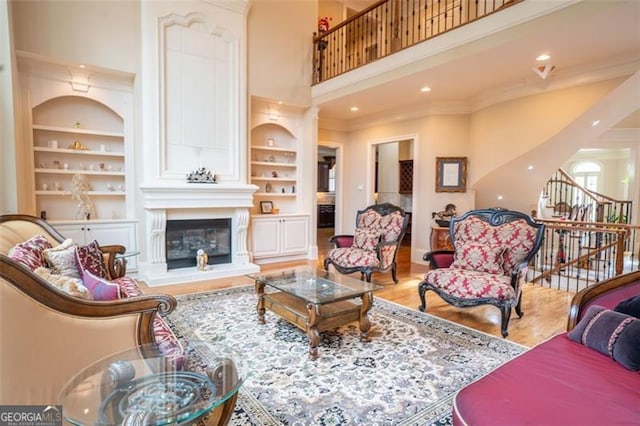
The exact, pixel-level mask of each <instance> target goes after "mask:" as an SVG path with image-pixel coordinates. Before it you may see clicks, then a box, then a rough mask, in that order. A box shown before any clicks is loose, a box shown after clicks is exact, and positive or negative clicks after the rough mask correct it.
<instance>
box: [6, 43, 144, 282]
mask: <svg viewBox="0 0 640 426" xmlns="http://www.w3.org/2000/svg"><path fill="white" fill-rule="evenodd" d="M17 59H18V71H19V74H20V86H21V98H22V102H21V108H22V110H21V113H22V116H23V117H24V120H23V123H24V135H25V139H26V141H27V143H25V144H21V145H19V146H17V148H16V149H17V150H18V151H19V155H20V156H21V157H24V158H26V159H27V160H28V161H24V162H20V163H19V164H18V165H17V166H18V173H19V175H21V176H25V179H24V180H21V181H18V182H17V184H16V187H17V191H18V197H19V204H20V209H21V211H23V212H28V213H29V212H30V213H32V214H34V215H38V216H41V217H46V220H47V221H48V222H49V223H50V224H52V225H53V226H54V227H55V228H56V229H57V230H58V231H59V232H60V233H61V234H62V235H64V236H65V237H67V238H72V239H73V240H74V241H75V242H77V243H78V244H86V243H89V242H91V241H92V240H97V241H98V243H99V244H100V245H109V244H120V245H123V246H125V247H126V249H127V251H128V252H136V251H137V250H138V242H137V241H138V239H137V220H136V219H135V215H134V206H135V202H134V199H133V198H134V193H135V191H134V187H135V185H134V182H133V181H132V179H133V178H134V174H133V170H132V169H133V164H134V162H133V158H132V157H133V152H134V150H133V143H132V140H133V75H132V74H128V73H124V72H119V71H112V70H105V69H101V68H97V67H91V66H86V67H85V66H80V65H77V64H71V63H66V62H64V61H60V60H55V61H51V60H50V59H49V58H45V57H41V56H39V55H36V54H33V53H29V52H22V51H17ZM74 179H75V180H77V179H80V180H82V181H83V182H84V184H85V185H86V190H87V191H86V195H87V196H88V197H89V200H90V204H91V205H92V209H91V211H90V215H89V217H87V216H86V215H83V214H82V210H81V209H79V207H78V200H76V199H74V198H73V197H72V194H71V193H72V188H73V183H72V182H73V180H74ZM127 260H128V263H129V268H128V269H129V271H131V270H135V267H136V264H135V259H127Z"/></svg>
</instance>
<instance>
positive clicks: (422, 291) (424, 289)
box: [418, 281, 428, 312]
mask: <svg viewBox="0 0 640 426" xmlns="http://www.w3.org/2000/svg"><path fill="white" fill-rule="evenodd" d="M427 290H428V288H427V283H426V282H424V281H423V282H421V283H420V285H419V286H418V295H419V296H420V302H421V305H420V306H419V307H418V310H420V312H424V311H425V310H426V309H427V301H426V300H425V297H424V294H425V293H426V292H427Z"/></svg>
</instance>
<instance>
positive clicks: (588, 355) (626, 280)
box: [453, 271, 640, 426]
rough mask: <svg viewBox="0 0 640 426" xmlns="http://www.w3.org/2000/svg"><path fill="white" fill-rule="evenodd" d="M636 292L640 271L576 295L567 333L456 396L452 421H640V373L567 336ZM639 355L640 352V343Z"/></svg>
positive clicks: (476, 425)
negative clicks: (598, 310) (593, 311)
mask: <svg viewBox="0 0 640 426" xmlns="http://www.w3.org/2000/svg"><path fill="white" fill-rule="evenodd" d="M636 295H640V271H639V272H633V273H630V274H625V275H621V276H618V277H615V278H613V279H610V280H607V281H604V282H601V283H599V284H597V285H594V286H591V287H589V288H587V289H585V290H583V291H581V292H579V293H578V294H576V295H575V297H574V298H573V301H572V303H571V308H570V313H569V321H568V326H567V329H568V332H567V333H562V334H560V335H557V336H554V337H552V338H551V339H549V340H547V341H545V342H543V343H541V344H539V345H537V346H535V347H533V348H532V349H531V350H529V351H527V352H525V353H523V354H522V355H520V356H518V357H517V358H515V359H513V360H511V361H509V362H507V363H506V364H504V365H502V366H500V367H499V368H497V369H496V370H494V371H492V372H491V373H489V374H487V375H486V376H484V377H482V378H480V379H479V380H477V381H475V382H473V383H471V384H469V385H468V386H466V387H465V388H463V389H461V390H460V391H459V392H458V393H457V395H456V396H455V399H454V409H453V424H454V425H473V426H480V425H492V426H496V425H516V424H517V425H524V424H527V425H605V424H607V425H614V424H616V425H621V424H628V425H630V424H640V373H639V372H638V371H632V370H629V369H627V368H625V367H624V366H623V365H621V364H620V363H619V362H616V361H614V360H613V359H612V358H611V357H609V356H607V355H604V354H602V353H600V352H598V351H597V350H594V349H592V348H591V347H589V346H588V345H587V344H581V343H578V342H576V341H573V340H570V339H569V338H568V337H567V335H568V333H569V332H570V331H571V330H573V329H574V327H576V325H577V324H578V323H579V321H580V319H582V318H583V317H584V316H585V314H586V313H587V310H588V308H589V307H590V306H594V305H598V306H602V307H604V308H607V309H613V308H614V307H616V305H617V304H618V303H619V302H621V301H622V300H625V299H628V298H631V297H633V296H636ZM630 320H631V321H635V320H632V319H630ZM594 327H595V326H594ZM636 330H637V328H636ZM636 338H637V337H636ZM608 342H609V345H611V344H612V343H611V340H609V341H608ZM606 343H607V342H605V346H606ZM615 344H617V343H615ZM636 350H637V351H638V352H640V346H637V349H636ZM611 352H613V350H611ZM638 352H636V354H637V353H638Z"/></svg>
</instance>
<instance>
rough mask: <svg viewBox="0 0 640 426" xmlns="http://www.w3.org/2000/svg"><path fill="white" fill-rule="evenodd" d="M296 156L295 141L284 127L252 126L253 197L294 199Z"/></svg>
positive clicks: (270, 125) (270, 124)
mask: <svg viewBox="0 0 640 426" xmlns="http://www.w3.org/2000/svg"><path fill="white" fill-rule="evenodd" d="M297 157H298V151H297V141H296V140H295V139H294V138H293V136H292V135H291V133H289V131H288V130H287V129H286V128H284V127H282V126H280V125H277V124H272V123H265V124H261V125H259V126H257V127H255V128H254V129H253V130H252V133H251V183H253V184H254V185H257V186H258V187H259V188H260V189H258V191H257V192H256V193H255V196H256V197H258V198H260V199H262V200H267V199H269V198H278V199H291V200H294V201H295V198H296V183H297V180H298V179H297V169H298V165H297ZM278 208H280V207H278ZM292 208H293V207H292ZM289 210H291V209H289Z"/></svg>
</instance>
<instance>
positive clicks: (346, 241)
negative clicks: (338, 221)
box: [329, 235, 353, 248]
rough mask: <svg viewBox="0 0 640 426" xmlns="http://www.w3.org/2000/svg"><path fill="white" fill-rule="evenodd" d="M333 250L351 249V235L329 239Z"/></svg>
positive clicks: (335, 236)
mask: <svg viewBox="0 0 640 426" xmlns="http://www.w3.org/2000/svg"><path fill="white" fill-rule="evenodd" d="M329 242H330V243H332V244H333V245H334V246H335V248H342V247H351V246H352V245H353V235H334V236H333V237H331V238H329Z"/></svg>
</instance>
